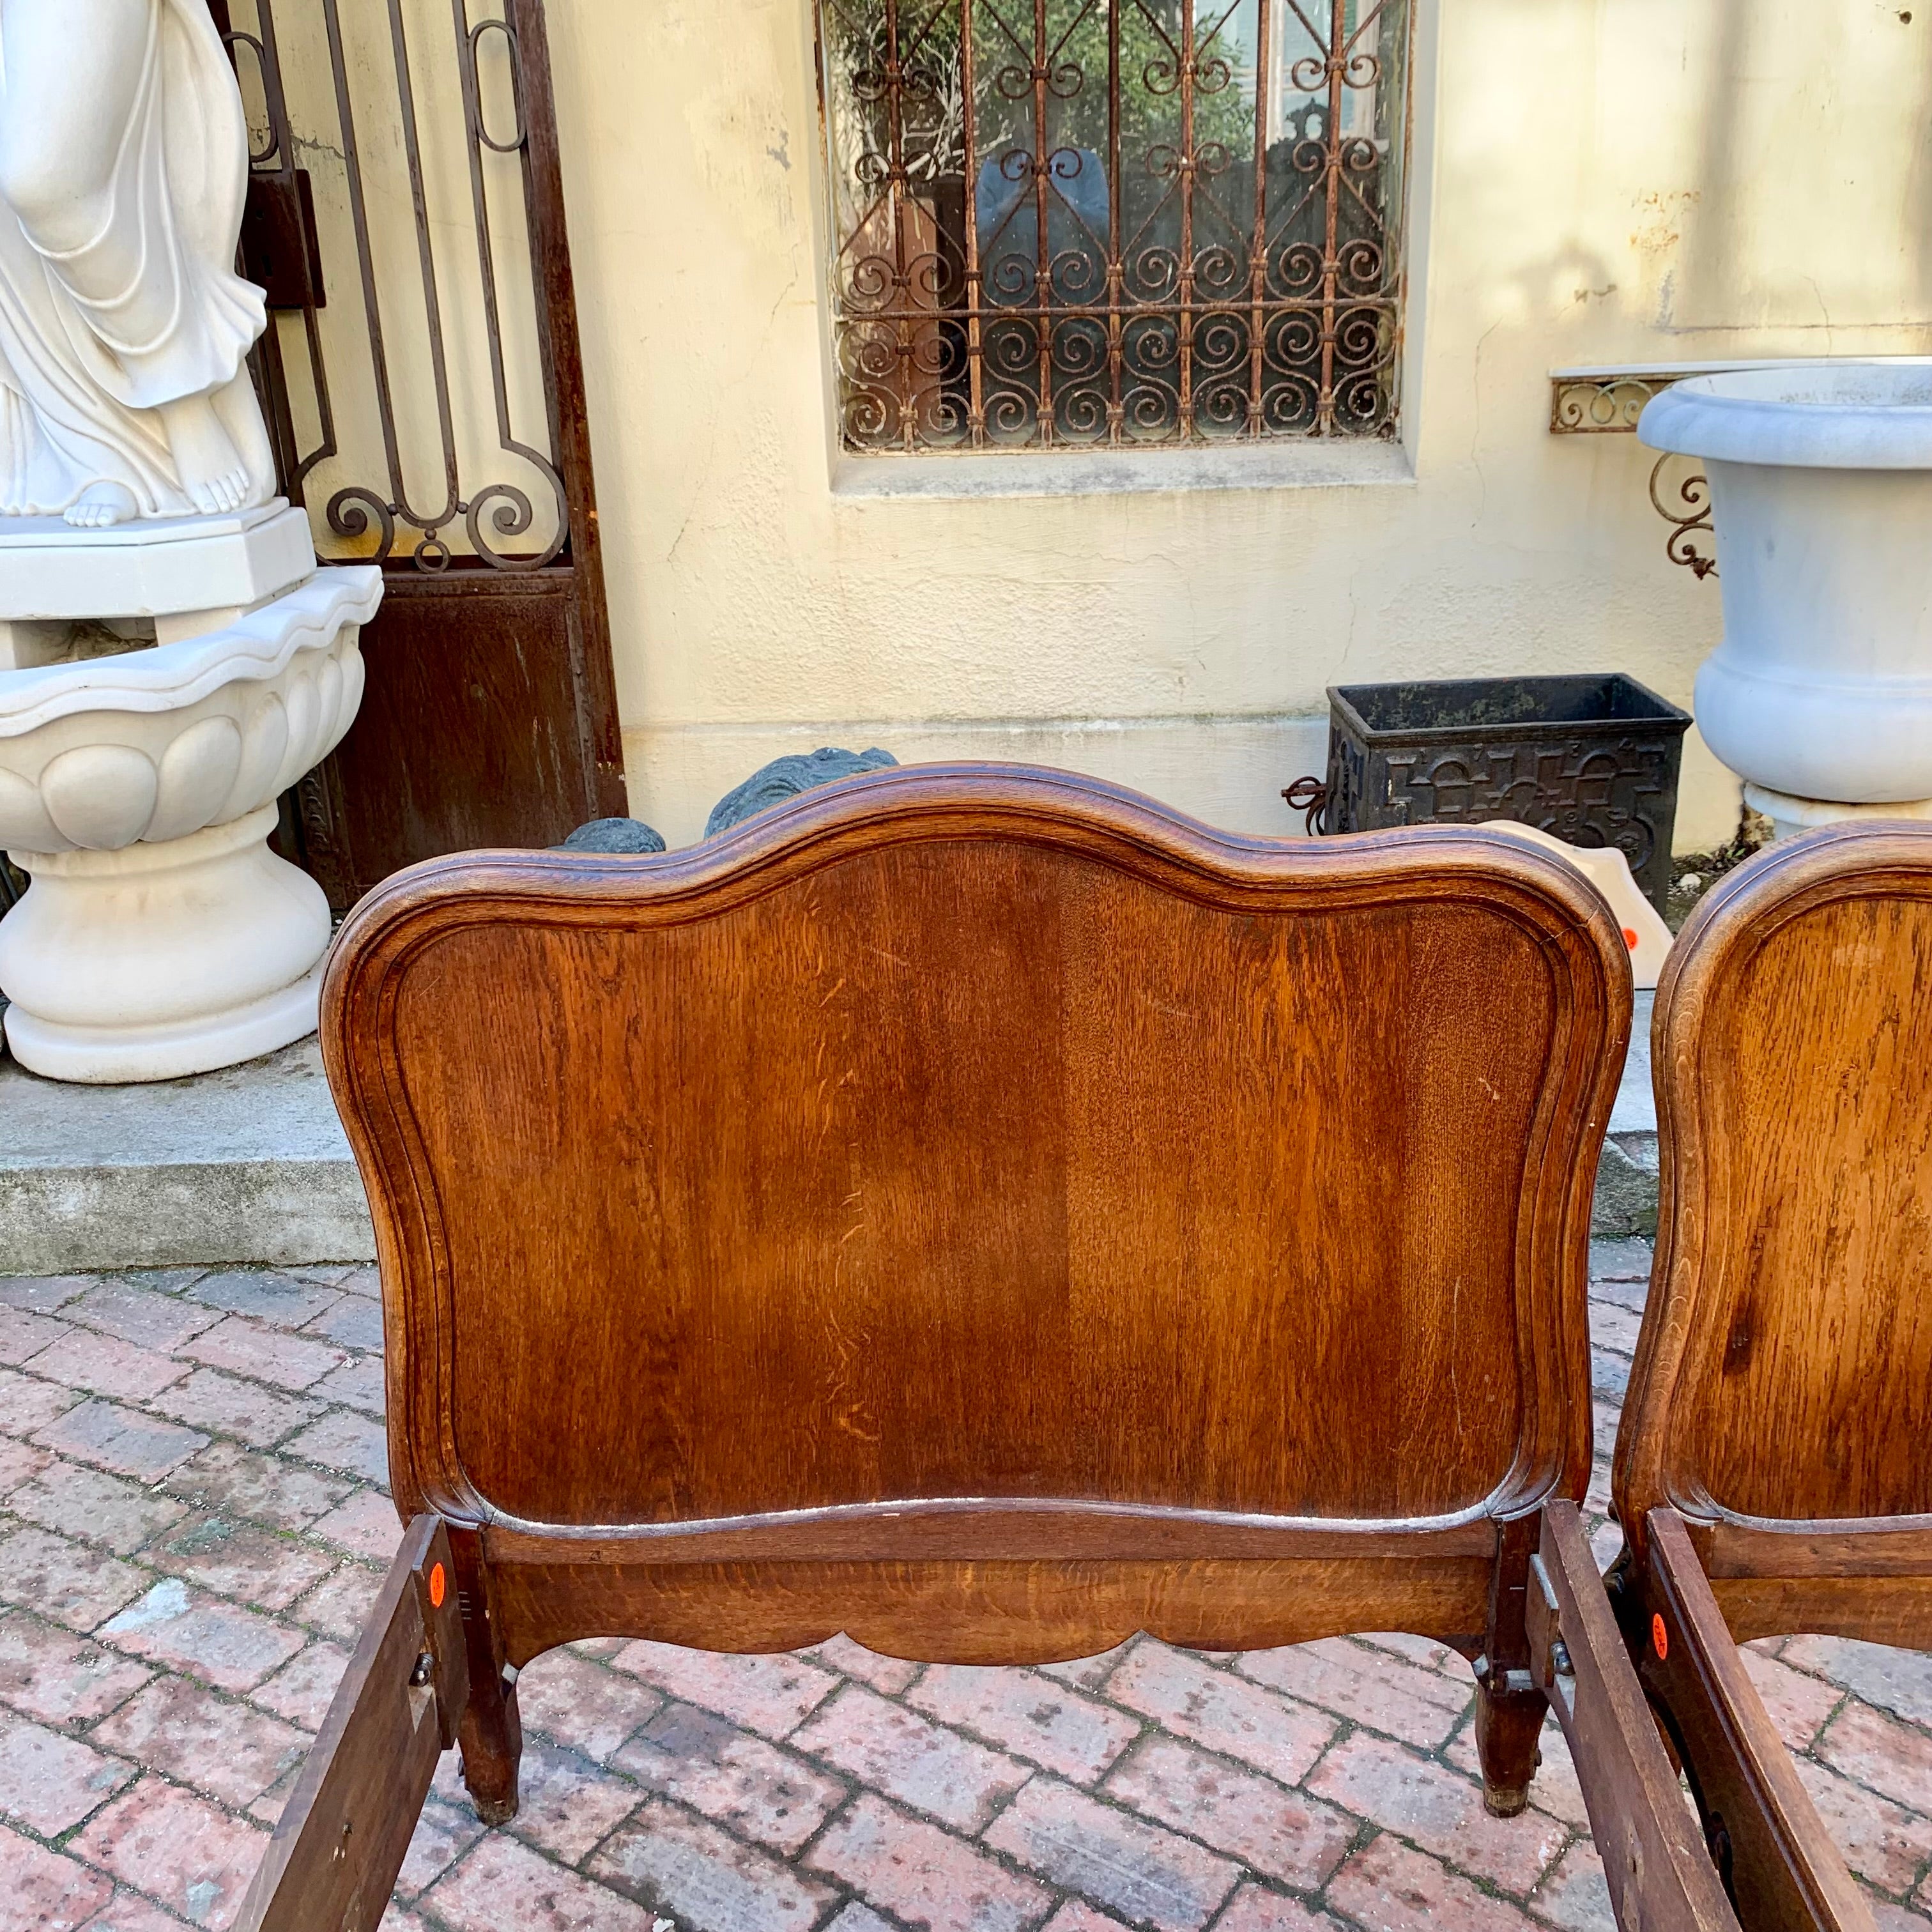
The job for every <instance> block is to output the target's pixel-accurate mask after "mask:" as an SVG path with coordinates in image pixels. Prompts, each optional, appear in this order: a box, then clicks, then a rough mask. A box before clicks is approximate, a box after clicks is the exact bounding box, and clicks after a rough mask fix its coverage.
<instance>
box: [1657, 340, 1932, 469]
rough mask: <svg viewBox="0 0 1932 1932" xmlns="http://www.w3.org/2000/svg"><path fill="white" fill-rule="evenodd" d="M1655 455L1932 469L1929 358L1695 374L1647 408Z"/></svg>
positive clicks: (1796, 465) (1798, 465)
mask: <svg viewBox="0 0 1932 1932" xmlns="http://www.w3.org/2000/svg"><path fill="white" fill-rule="evenodd" d="M1637 434H1638V435H1639V437H1641V438H1642V439H1643V441H1644V442H1646V443H1648V444H1649V446H1651V448H1652V449H1663V450H1669V451H1670V452H1673V454H1675V455H1679V456H1694V457H1700V458H1703V459H1704V460H1706V461H1708V462H1718V463H1759V464H1762V465H1764V466H1767V467H1769V468H1774V469H1932V356H1913V357H1910V358H1892V359H1888V360H1886V361H1884V362H1853V361H1849V360H1832V361H1826V362H1811V363H1790V364H1786V365H1781V366H1780V367H1778V368H1766V369H1739V370H1733V371H1730V372H1728V373H1727V374H1721V375H1713V376H1697V377H1692V378H1691V379H1690V380H1688V381H1686V382H1682V383H1676V384H1675V385H1673V386H1672V387H1671V388H1670V389H1666V390H1665V391H1664V392H1663V393H1662V394H1661V395H1658V396H1655V397H1654V398H1652V400H1651V401H1650V402H1649V404H1647V405H1646V407H1645V409H1644V412H1643V418H1642V419H1641V420H1640V422H1639V424H1638V425H1637Z"/></svg>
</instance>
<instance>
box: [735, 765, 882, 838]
mask: <svg viewBox="0 0 1932 1932" xmlns="http://www.w3.org/2000/svg"><path fill="white" fill-rule="evenodd" d="M897 763H898V759H896V758H895V757H893V756H892V753H891V752H889V751H880V749H879V748H878V747H877V745H874V746H873V747H872V748H871V750H870V751H835V750H834V749H833V748H832V747H830V746H829V745H826V746H824V747H823V748H820V750H818V751H813V752H811V753H810V754H806V753H804V752H802V751H793V752H792V753H790V754H788V755H787V756H786V757H782V758H774V759H773V760H772V761H771V763H769V764H768V765H764V766H760V768H759V769H757V771H755V772H753V773H752V774H751V776H750V777H749V778H747V779H746V780H745V782H744V783H743V784H741V785H739V786H738V787H736V788H735V789H734V790H730V791H727V793H725V794H724V796H723V797H722V798H721V799H719V800H718V802H717V803H716V804H715V805H713V806H712V808H711V816H710V817H709V818H707V819H706V820H705V821H704V835H705V837H706V838H715V837H716V836H717V835H718V833H719V832H728V831H730V829H731V828H732V826H734V825H742V823H744V822H745V820H746V819H748V818H750V817H754V816H755V815H756V814H757V813H759V812H760V811H765V810H766V809H767V808H769V807H770V806H772V805H782V804H784V802H785V800H786V799H788V798H796V796H798V795H799V793H800V792H802V791H810V790H811V789H812V788H813V787H814V786H816V785H823V784H832V782H833V781H835V780H836V779H838V778H856V777H857V776H858V775H859V773H860V772H880V771H884V770H885V769H887V768H888V767H889V766H894V765H896V764H897Z"/></svg>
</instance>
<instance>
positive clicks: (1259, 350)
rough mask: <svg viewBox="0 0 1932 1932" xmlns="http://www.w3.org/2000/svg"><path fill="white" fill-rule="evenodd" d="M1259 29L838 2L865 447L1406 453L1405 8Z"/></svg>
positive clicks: (844, 406)
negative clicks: (1269, 442) (1248, 86)
mask: <svg viewBox="0 0 1932 1932" xmlns="http://www.w3.org/2000/svg"><path fill="white" fill-rule="evenodd" d="M1247 10H1248V0H1226V4H1221V5H1214V6H1211V7H1206V8H1205V10H1200V16H1199V18H1197V5H1196V0H1180V4H1179V5H1163V4H1161V0H1067V5H1055V6H1054V7H1052V9H1051V10H1049V6H1048V5H1047V3H1046V0H1037V5H1035V6H1034V7H1033V8H1032V9H1031V10H1025V9H1015V8H1013V7H1010V6H1008V5H1005V4H1004V0H1000V4H995V0H940V3H939V4H938V5H932V4H929V3H928V4H914V0H820V7H819V22H820V50H821V55H822V58H823V62H824V70H825V71H824V79H825V82H826V125H827V133H828V139H829V141H830V142H831V146H832V169H833V172H834V175H835V196H836V198H837V199H838V204H839V205H838V207H837V208H836V210H835V214H836V220H837V232H836V233H835V238H834V239H835V247H836V251H837V252H836V257H835V263H834V280H835V288H834V300H835V332H836V342H837V364H838V373H839V377H840V385H841V412H842V423H841V429H842V433H843V437H844V442H845V443H846V446H847V447H848V448H850V449H858V450H864V451H869V452H881V451H894V450H896V451H902V452H910V451H914V450H917V449H969V448H970V449H1019V448H1042V447H1049V446H1067V447H1074V448H1079V447H1107V446H1112V447H1121V446H1130V447H1144V446H1158V445H1162V444H1180V443H1189V442H1220V441H1226V440H1237V439H1241V438H1247V439H1251V440H1252V439H1259V438H1262V437H1275V436H1293V437H1303V436H1313V437H1334V436H1370V437H1375V436H1382V437H1386V436H1389V435H1392V434H1394V426H1395V425H1394V417H1395V407H1396V396H1395V376H1394V372H1395V366H1396V362H1397V353H1398V347H1399V342H1400V321H1399V314H1398V309H1399V305H1400V287H1401V272H1400V267H1401V263H1400V238H1399V233H1398V229H1399V220H1400V212H1401V180H1400V177H1401V161H1402V156H1401V145H1402V142H1403V139H1404V137H1405V136H1406V119H1407V88H1406V46H1407V29H1408V10H1407V7H1406V0H1286V5H1285V6H1284V5H1277V4H1275V0H1261V4H1259V5H1254V6H1253V8H1252V12H1253V20H1252V22H1251V23H1249V24H1248V25H1247V26H1245V27H1244V26H1237V25H1234V24H1231V23H1235V17H1236V16H1237V15H1238V14H1240V15H1242V16H1243V17H1244V20H1245V19H1246V16H1247ZM1278 34H1293V35H1296V36H1298V37H1301V36H1305V38H1304V39H1302V40H1301V46H1300V48H1299V49H1298V48H1296V47H1295V46H1289V47H1287V48H1281V47H1277V46H1276V45H1275V44H1274V42H1275V40H1276V37H1277V35H1278ZM1250 55H1252V71H1253V75H1254V76H1255V77H1256V80H1255V82H1254V84H1253V104H1252V107H1248V106H1246V105H1244V102H1243V98H1242V95H1243V87H1242V86H1241V85H1238V84H1237V83H1238V78H1239V77H1240V76H1241V75H1244V74H1246V72H1247V70H1248V68H1249V65H1250ZM1238 70H1239V71H1240V73H1239V74H1238ZM1277 77H1282V78H1285V80H1286V83H1287V84H1288V89H1289V92H1290V94H1292V95H1293V96H1295V97H1299V98H1298V99H1295V100H1290V99H1289V98H1286V97H1285V96H1284V95H1283V93H1282V92H1280V90H1279V89H1277V87H1276V86H1275V85H1274V83H1275V80H1276V79H1277Z"/></svg>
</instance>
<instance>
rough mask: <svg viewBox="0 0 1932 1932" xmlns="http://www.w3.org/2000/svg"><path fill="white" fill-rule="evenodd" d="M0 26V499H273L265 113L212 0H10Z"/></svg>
mask: <svg viewBox="0 0 1932 1932" xmlns="http://www.w3.org/2000/svg"><path fill="white" fill-rule="evenodd" d="M0 31H4V39H5V46H4V48H0V371H4V380H3V381H0V515H4V516H6V517H38V516H52V517H65V519H66V520H68V522H70V523H74V524H76V525H77V526H81V527H98V526H104V525H111V524H114V523H125V522H127V521H130V520H134V519H136V518H146V517H182V516H193V515H196V514H202V515H216V516H218V515H223V514H229V513H232V512H233V511H238V510H242V509H245V508H248V507H249V506H251V505H255V504H260V503H263V502H266V501H267V500H268V499H269V497H270V496H272V494H273V493H274V489H275V472H274V464H273V461H272V456H271V452H270V450H269V439H268V435H267V433H266V431H265V429H264V428H263V423H262V412H261V408H260V404H258V403H257V401H256V399H255V392H254V385H253V383H251V380H250V379H249V376H248V370H247V368H246V367H245V360H246V358H247V356H248V351H249V349H250V348H251V346H252V345H253V344H254V341H255V340H256V338H257V337H258V336H259V335H260V334H261V333H262V332H263V329H264V327H265V326H266V323H267V319H268V312H267V309H266V306H265V303H264V299H263V293H262V291H261V290H260V289H258V288H257V287H254V285H253V284H251V283H249V282H246V281H243V280H242V278H241V277H239V275H236V272H235V256H236V243H237V241H238V239H239V236H240V234H241V228H242V205H243V202H244V200H245V196H246V193H247V189H248V121H247V117H246V115H245V111H244V110H243V107H242V95H241V92H240V89H239V87H238V86H237V85H236V80H235V74H234V71H233V68H232V67H231V66H230V65H229V60H228V56H227V54H226V50H225V49H224V48H223V46H222V42H221V36H220V33H219V32H218V31H217V29H216V27H215V24H214V20H213V18H212V17H211V15H210V13H209V12H208V7H207V5H206V4H205V0H118V4H116V5H113V6H104V5H99V4H98V0H97V4H94V5H88V6H86V7H78V6H76V5H72V4H71V0H7V5H6V6H5V12H4V22H0Z"/></svg>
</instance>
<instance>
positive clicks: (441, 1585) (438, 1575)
mask: <svg viewBox="0 0 1932 1932" xmlns="http://www.w3.org/2000/svg"><path fill="white" fill-rule="evenodd" d="M447 1595H449V1578H448V1577H446V1576H444V1574H443V1565H441V1564H440V1563H434V1564H432V1565H431V1566H430V1572H429V1604H430V1608H431V1610H441V1609H442V1608H443V1598H445V1597H446V1596H447ZM1663 1628H1664V1626H1663V1625H1661V1624H1659V1625H1658V1629H1659V1630H1661V1629H1663Z"/></svg>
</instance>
